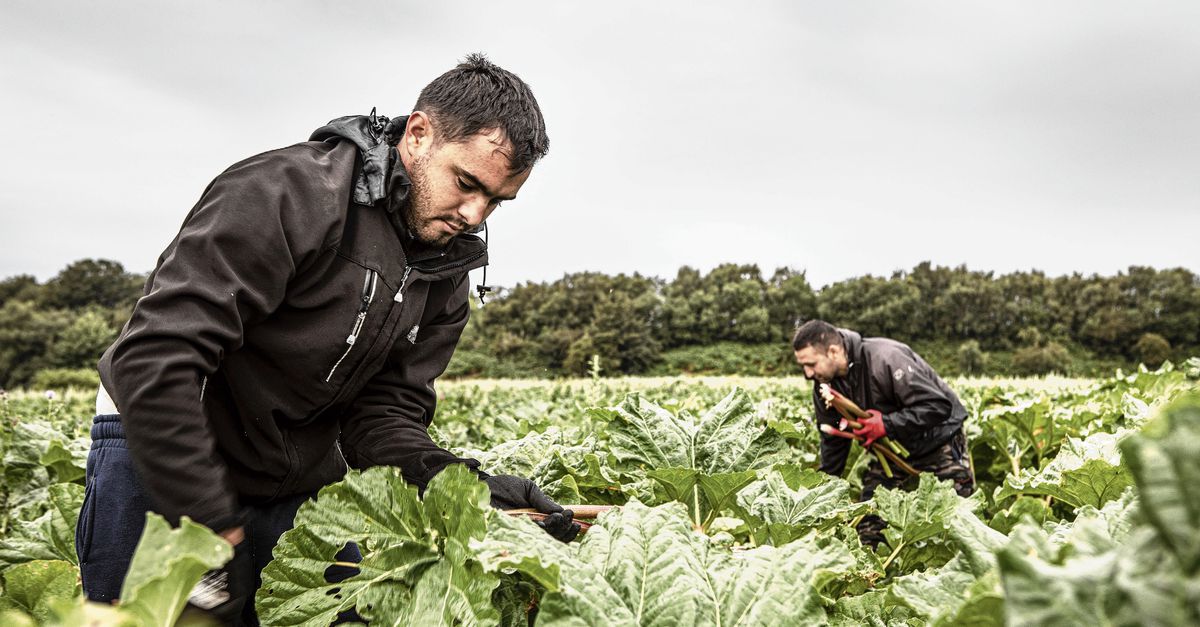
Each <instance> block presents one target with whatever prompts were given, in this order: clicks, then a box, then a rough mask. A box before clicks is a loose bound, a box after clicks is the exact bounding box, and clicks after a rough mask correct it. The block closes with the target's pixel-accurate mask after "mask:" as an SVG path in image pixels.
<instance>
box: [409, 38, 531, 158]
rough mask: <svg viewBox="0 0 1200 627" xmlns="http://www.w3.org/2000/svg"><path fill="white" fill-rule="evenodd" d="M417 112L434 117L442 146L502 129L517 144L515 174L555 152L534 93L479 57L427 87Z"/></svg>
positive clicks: (515, 76) (417, 106) (416, 106)
mask: <svg viewBox="0 0 1200 627" xmlns="http://www.w3.org/2000/svg"><path fill="white" fill-rule="evenodd" d="M413 111H424V112H425V113H427V114H429V116H430V118H431V119H432V120H433V124H434V128H435V130H436V132H437V133H438V135H437V139H438V141H447V142H458V141H462V140H465V139H467V138H469V137H471V136H473V135H475V134H477V133H480V132H485V131H491V130H493V129H499V130H500V132H501V133H503V134H504V136H505V138H507V139H508V141H509V142H510V143H511V144H512V154H511V159H510V162H511V168H512V171H513V172H521V171H524V170H527V169H529V168H531V167H533V164H534V163H535V162H537V160H538V159H541V158H542V157H544V156H546V152H547V151H548V150H549V149H550V140H549V138H547V137H546V122H545V120H543V119H542V110H541V109H540V108H539V107H538V103H537V100H535V99H534V97H533V90H531V89H530V88H529V85H526V84H525V81H522V80H521V79H520V77H518V76H517V75H516V74H513V73H512V72H509V71H508V70H505V69H504V68H501V67H500V66H498V65H496V64H494V63H492V62H491V61H488V59H487V57H485V56H484V55H482V54H479V53H475V54H470V55H467V58H466V59H465V60H464V61H463V62H462V63H459V64H458V67H456V68H454V69H453V70H450V71H449V72H446V73H445V74H442V75H441V76H439V77H437V78H436V79H434V80H433V82H432V83H430V84H428V85H426V86H425V89H422V90H421V95H420V96H418V97H417V104H416V105H415V106H414V107H413Z"/></svg>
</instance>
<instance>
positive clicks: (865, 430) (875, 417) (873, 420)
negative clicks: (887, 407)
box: [854, 409, 887, 447]
mask: <svg viewBox="0 0 1200 627" xmlns="http://www.w3.org/2000/svg"><path fill="white" fill-rule="evenodd" d="M867 414H868V416H867V417H866V418H863V419H862V420H859V422H860V423H862V428H861V429H855V430H854V435H856V436H860V437H862V438H863V446H866V447H870V446H871V445H872V444H874V443H875V440H878V439H879V438H882V437H884V436H886V435H887V427H885V426H884V424H883V414H881V413H879V410H877V409H868V410H867Z"/></svg>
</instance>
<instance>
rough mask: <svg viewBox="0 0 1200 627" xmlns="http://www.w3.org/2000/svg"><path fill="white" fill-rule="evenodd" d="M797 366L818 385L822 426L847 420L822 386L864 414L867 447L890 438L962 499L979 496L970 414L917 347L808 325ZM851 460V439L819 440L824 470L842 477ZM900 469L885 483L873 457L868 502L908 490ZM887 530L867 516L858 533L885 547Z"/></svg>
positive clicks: (801, 334) (800, 338)
mask: <svg viewBox="0 0 1200 627" xmlns="http://www.w3.org/2000/svg"><path fill="white" fill-rule="evenodd" d="M792 350H794V351H795V353H796V363H798V364H799V365H800V367H801V368H803V369H804V376H805V378H807V379H808V380H810V381H812V382H813V403H814V404H815V406H816V419H817V423H818V424H821V425H832V426H833V427H834V428H837V427H838V426H839V423H840V421H841V416H840V414H838V412H837V410H836V409H833V408H828V407H826V406H825V401H824V400H823V399H822V397H821V393H820V386H821V385H822V384H828V385H829V386H830V387H832V388H833V389H834V390H836V391H838V392H840V393H841V394H842V395H843V396H845V397H847V398H849V399H850V400H852V401H854V402H855V403H856V404H857V405H858V406H859V407H862V408H863V409H866V410H867V411H868V412H869V413H870V414H871V416H870V417H869V418H866V419H863V420H862V421H861V422H862V429H859V430H856V431H855V434H856V435H859V436H862V437H864V439H865V440H864V441H865V442H867V443H868V444H870V443H873V442H874V441H875V440H877V439H879V438H881V437H883V436H887V437H889V438H891V439H893V440H895V441H897V442H899V443H900V444H901V445H903V446H904V448H906V449H908V452H909V456H908V460H907V461H908V463H909V464H910V465H911V466H913V467H914V468H915V469H917V470H920V471H923V472H931V473H933V474H934V475H935V476H937V477H938V478H939V479H949V480H951V481H953V482H954V488H955V490H956V491H957V492H958V494H959V495H960V496H969V495H970V494H971V492H973V491H974V490H975V475H974V473H973V472H972V470H971V462H970V459H969V457H968V454H967V440H966V436H965V435H964V434H963V430H962V425H963V421H964V420H966V418H967V411H966V409H965V408H963V405H962V402H960V401H959V400H958V396H957V395H956V394H955V393H954V391H953V390H951V389H950V386H948V385H946V382H945V381H943V380H942V379H941V377H939V376H938V375H937V373H936V372H934V371H933V368H932V367H930V366H929V364H927V363H925V360H924V359H921V357H920V356H919V355H917V354H916V353H915V352H913V350H912V349H911V348H909V347H908V346H906V345H905V344H901V343H900V342H897V341H895V340H889V339H886V338H875V337H869V338H864V337H862V336H860V335H859V334H858V333H855V332H854V331H850V330H849V329H839V328H837V327H834V326H833V325H831V324H829V323H828V322H825V321H822V320H809V321H808V322H805V323H804V324H803V325H801V326H800V328H799V329H797V330H796V335H795V338H794V339H793V340H792ZM849 453H850V440H848V439H845V438H840V437H837V436H831V435H827V434H825V433H822V434H821V470H823V471H825V472H827V473H829V474H831V475H841V474H842V471H844V470H845V467H846V457H847V455H848V454H849ZM906 478H907V475H905V474H904V473H903V472H902V471H900V470H899V469H898V468H897V469H895V472H894V473H893V477H891V478H889V477H887V476H886V475H885V474H884V472H883V469H882V467H881V466H880V464H879V461H878V460H876V459H874V458H872V459H871V461H870V463H869V464H868V466H867V471H866V473H865V474H864V475H863V490H862V500H864V501H865V500H868V499H870V498H871V497H872V496H873V495H874V494H875V490H876V488H878V487H879V486H881V485H883V486H886V487H888V488H897V487H908V486H910V485H911V483H906V481H905V479H906ZM885 526H886V525H885V524H884V522H883V521H882V520H880V518H879V517H878V516H867V517H865V518H864V519H863V521H862V522H861V523H860V524H859V526H858V532H859V536H860V538H861V539H862V541H863V543H864V544H869V545H871V546H875V545H877V544H878V543H879V542H881V541H883V536H882V534H881V532H882V530H883V528H884V527H885Z"/></svg>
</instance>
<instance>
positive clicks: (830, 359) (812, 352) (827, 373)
mask: <svg viewBox="0 0 1200 627" xmlns="http://www.w3.org/2000/svg"><path fill="white" fill-rule="evenodd" d="M796 363H797V364H799V365H800V367H801V368H803V369H804V378H805V379H808V380H809V381H812V380H813V379H816V380H817V381H818V382H819V383H829V382H830V381H833V379H834V378H835V377H840V376H844V375H845V374H846V373H847V372H848V371H849V368H847V361H846V352H845V351H844V350H842V347H841V346H840V345H838V344H834V345H832V346H829V347H828V348H820V347H818V346H813V345H812V344H809V345H808V346H805V347H804V348H801V349H800V350H798V351H796Z"/></svg>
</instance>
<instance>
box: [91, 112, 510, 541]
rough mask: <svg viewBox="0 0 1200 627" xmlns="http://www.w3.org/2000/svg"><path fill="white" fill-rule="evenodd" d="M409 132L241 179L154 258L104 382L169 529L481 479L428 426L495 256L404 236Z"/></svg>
mask: <svg viewBox="0 0 1200 627" xmlns="http://www.w3.org/2000/svg"><path fill="white" fill-rule="evenodd" d="M404 121H405V120H404V119H399V120H396V121H393V122H392V123H391V124H387V122H388V120H387V119H386V118H380V119H379V120H376V119H375V118H374V117H371V118H368V117H365V116H357V117H347V118H340V119H338V120H334V121H333V122H331V123H330V124H329V125H327V126H325V127H322V128H321V129H319V130H318V131H316V132H315V133H314V134H313V136H312V138H311V139H310V141H307V142H304V143H300V144H296V145H294V146H290V147H287V148H282V149H279V150H274V151H271V152H267V153H263V154H261V155H257V156H254V157H251V158H249V159H247V160H245V161H242V162H241V163H238V164H235V165H234V166H232V167H230V168H229V169H228V170H226V171H225V172H224V173H222V174H221V175H220V176H218V177H217V178H216V179H215V180H214V181H213V182H212V183H211V184H210V185H209V186H208V188H207V189H206V190H205V191H204V194H203V195H202V196H201V197H200V200H199V202H198V203H197V204H196V206H195V207H194V208H193V209H192V211H191V212H190V213H189V214H188V215H187V217H186V218H185V219H184V222H183V226H182V228H181V229H180V231H179V234H178V235H177V236H176V237H175V240H174V241H172V242H171V244H170V245H169V246H168V247H167V249H166V250H165V251H164V252H163V254H162V256H161V257H160V258H159V260H158V265H157V267H156V268H155V269H154V271H153V272H152V273H151V274H150V277H149V279H148V280H147V282H146V288H145V293H144V295H143V296H142V298H141V299H140V300H139V301H138V302H137V305H136V307H135V308H134V312H133V315H132V317H131V318H130V320H129V322H128V323H127V324H126V325H125V328H124V329H123V330H122V332H121V334H120V336H119V337H118V338H117V340H116V342H115V343H114V344H113V345H112V346H111V347H109V349H108V350H107V351H106V352H105V353H104V356H103V357H102V358H101V361H100V376H101V380H102V382H103V385H104V387H105V388H106V389H107V390H108V392H109V393H110V395H111V396H112V398H113V400H114V401H115V403H116V405H117V408H118V410H119V411H120V412H121V423H122V425H123V426H124V429H125V435H126V440H127V443H128V447H129V452H130V454H131V456H132V458H133V460H134V463H135V466H136V467H137V470H138V474H139V476H140V477H141V479H142V480H143V483H144V485H145V488H146V490H147V491H148V493H149V495H150V496H151V499H152V501H153V502H154V504H155V509H156V510H157V511H159V512H160V513H163V514H164V515H166V516H167V517H168V518H171V519H175V518H178V517H179V516H182V515H187V516H190V517H191V518H193V519H194V520H196V521H198V522H200V523H203V524H206V525H208V526H210V527H212V528H214V529H217V530H221V529H225V528H229V527H232V526H234V525H236V524H238V522H239V521H240V510H241V506H242V505H245V504H248V503H258V502H265V501H270V500H272V499H274V498H278V497H282V496H286V495H294V494H301V493H306V492H311V491H314V490H316V489H318V488H320V487H321V486H324V485H326V484H328V483H330V482H333V481H337V480H338V479H340V478H341V477H342V476H343V474H344V473H345V471H346V468H347V465H349V466H352V467H355V468H365V467H369V466H374V465H393V466H398V467H400V468H401V469H402V471H403V474H404V477H405V479H407V480H408V481H410V482H412V483H415V484H417V485H418V486H421V487H423V486H424V485H425V483H427V482H428V481H429V479H430V478H432V476H433V475H434V474H436V473H437V472H438V471H440V470H441V469H442V468H444V467H445V466H447V465H448V464H452V463H458V462H461V463H466V464H468V465H470V466H472V467H478V463H477V462H475V461H474V460H465V459H460V458H457V457H455V456H454V455H452V454H450V453H449V452H447V451H445V450H443V449H442V448H440V447H438V446H437V445H435V444H434V443H433V441H432V440H431V439H430V438H429V435H428V433H427V431H426V429H427V427H428V426H429V423H430V419H431V418H432V417H433V413H434V406H435V403H436V395H435V393H434V387H433V382H434V379H436V378H437V377H438V376H439V375H441V374H442V372H443V371H444V370H445V368H446V365H447V363H448V362H449V360H450V356H451V354H452V353H453V351H454V347H455V345H456V344H457V342H458V338H459V335H460V334H461V332H462V330H463V327H464V326H465V325H466V322H467V315H468V311H469V306H468V285H467V271H468V270H471V269H473V268H477V267H480V266H482V265H484V264H485V263H486V262H487V250H486V246H485V245H484V243H483V241H482V240H480V239H479V238H478V237H475V236H473V235H467V234H464V235H460V236H459V237H457V238H455V239H454V240H452V242H451V244H450V245H449V246H448V247H447V248H445V249H444V250H443V249H438V250H431V249H428V248H422V246H420V245H419V244H418V243H417V242H416V241H415V240H413V239H412V238H411V236H410V235H409V234H408V232H407V230H406V229H404V228H403V222H402V220H400V219H398V216H399V212H398V209H399V207H400V205H401V204H402V203H403V202H404V201H405V199H406V197H407V194H408V190H409V186H410V182H409V179H408V176H407V174H406V173H405V171H404V168H403V166H402V164H401V163H400V160H399V158H398V156H397V155H396V152H395V150H394V148H393V147H392V144H394V142H395V139H396V138H397V137H398V136H399V133H401V132H402V131H403V124H404Z"/></svg>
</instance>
